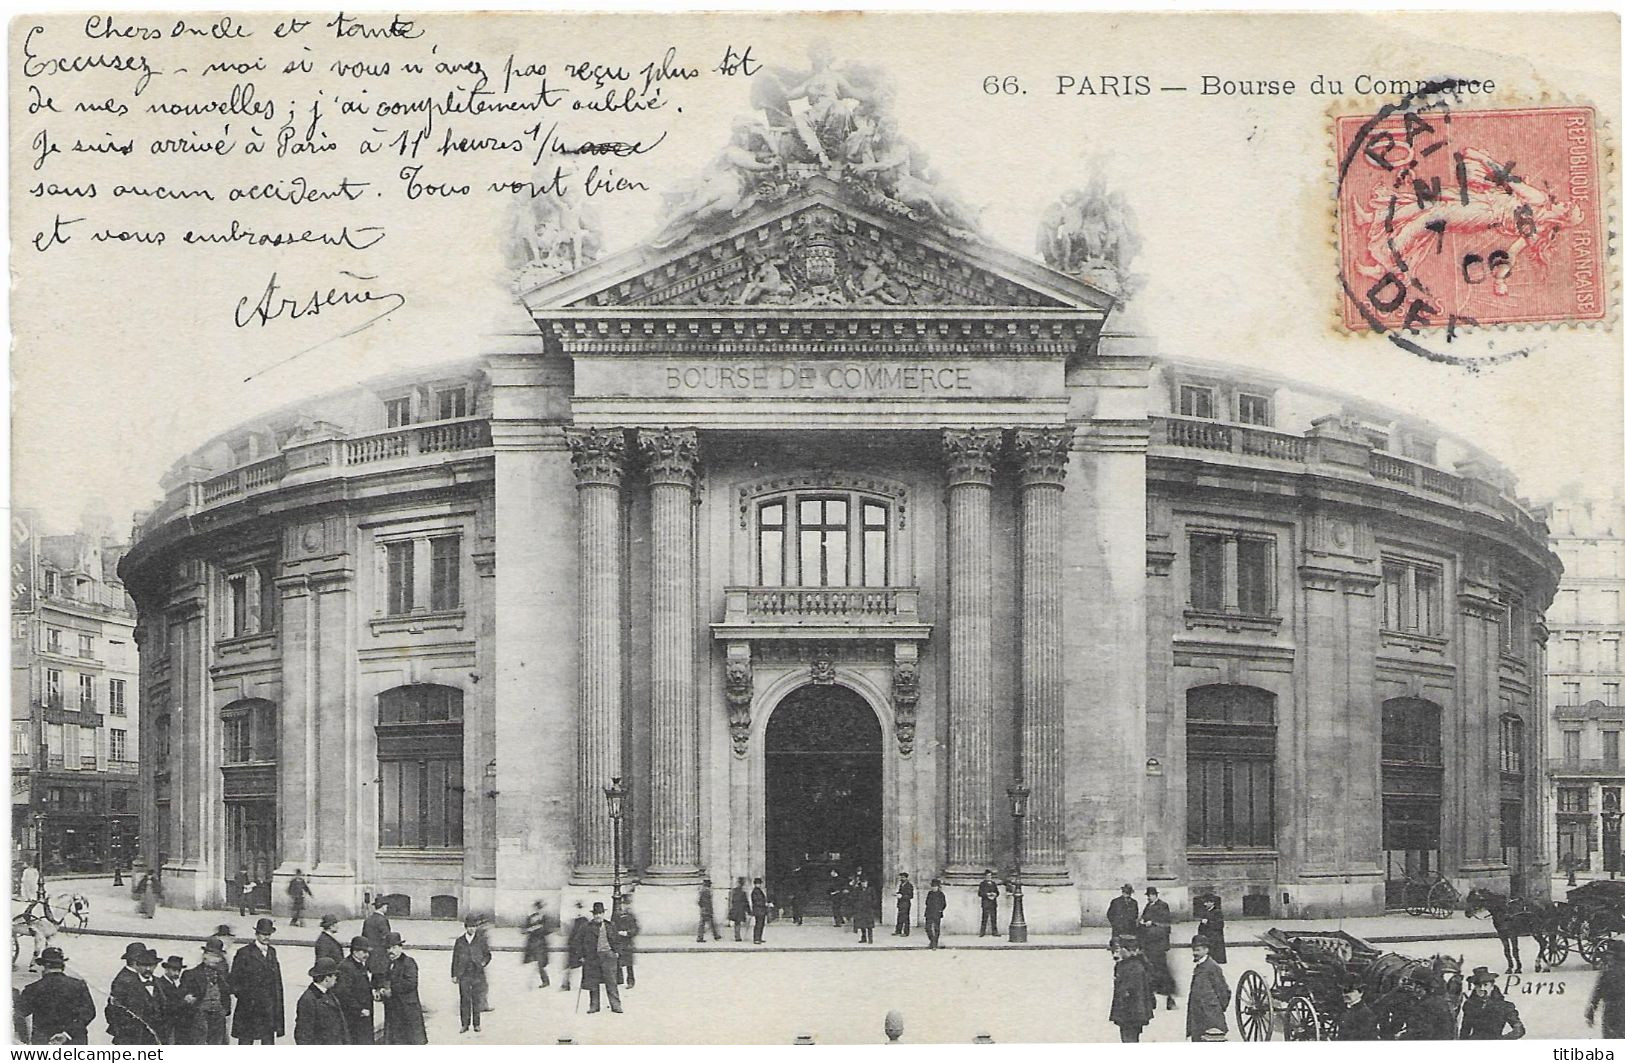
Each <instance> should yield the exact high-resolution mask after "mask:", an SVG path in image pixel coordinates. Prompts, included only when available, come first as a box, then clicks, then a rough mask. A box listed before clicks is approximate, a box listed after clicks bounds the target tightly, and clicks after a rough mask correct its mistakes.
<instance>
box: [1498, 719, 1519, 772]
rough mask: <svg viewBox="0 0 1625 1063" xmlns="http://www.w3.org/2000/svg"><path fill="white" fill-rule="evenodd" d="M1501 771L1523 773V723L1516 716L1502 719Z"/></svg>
mask: <svg viewBox="0 0 1625 1063" xmlns="http://www.w3.org/2000/svg"><path fill="white" fill-rule="evenodd" d="M1501 770H1502V771H1504V772H1507V773H1509V774H1513V775H1521V774H1522V773H1523V721H1522V720H1521V719H1519V718H1518V717H1516V716H1503V717H1502V718H1501Z"/></svg>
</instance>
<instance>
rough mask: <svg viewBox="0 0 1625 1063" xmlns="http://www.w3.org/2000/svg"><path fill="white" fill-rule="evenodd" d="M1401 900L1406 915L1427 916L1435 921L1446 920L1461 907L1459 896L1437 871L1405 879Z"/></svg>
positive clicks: (1447, 880) (1454, 888)
mask: <svg viewBox="0 0 1625 1063" xmlns="http://www.w3.org/2000/svg"><path fill="white" fill-rule="evenodd" d="M1403 900H1404V904H1403V905H1402V907H1404V909H1405V914H1406V915H1428V916H1432V917H1433V918H1435V919H1447V918H1449V917H1450V914H1451V913H1452V912H1455V911H1456V910H1457V909H1459V908H1460V907H1461V894H1460V893H1459V892H1458V891H1457V890H1456V887H1455V886H1454V885H1453V884H1452V883H1451V881H1450V880H1449V879H1447V878H1445V877H1444V876H1443V875H1441V874H1439V873H1438V872H1437V871H1431V872H1428V873H1427V874H1424V875H1416V876H1413V877H1411V878H1408V879H1406V880H1405V894H1404V898H1403Z"/></svg>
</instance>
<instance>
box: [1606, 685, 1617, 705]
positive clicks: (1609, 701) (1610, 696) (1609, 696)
mask: <svg viewBox="0 0 1625 1063" xmlns="http://www.w3.org/2000/svg"><path fill="white" fill-rule="evenodd" d="M1602 700H1603V704H1605V705H1613V706H1615V707H1616V708H1617V707H1618V706H1619V684H1618V683H1604V684H1603V685H1602Z"/></svg>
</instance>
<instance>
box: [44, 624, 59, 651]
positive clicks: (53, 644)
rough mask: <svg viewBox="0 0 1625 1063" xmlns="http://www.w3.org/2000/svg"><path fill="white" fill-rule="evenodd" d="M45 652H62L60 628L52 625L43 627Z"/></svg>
mask: <svg viewBox="0 0 1625 1063" xmlns="http://www.w3.org/2000/svg"><path fill="white" fill-rule="evenodd" d="M45 652H47V653H61V652H62V632H61V630H60V629H58V628H54V627H48V628H46V629H45Z"/></svg>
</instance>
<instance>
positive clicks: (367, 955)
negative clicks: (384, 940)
mask: <svg viewBox="0 0 1625 1063" xmlns="http://www.w3.org/2000/svg"><path fill="white" fill-rule="evenodd" d="M371 968H372V942H371V941H369V940H367V939H366V938H364V937H362V936H361V935H359V934H357V935H356V936H355V937H353V938H351V939H350V955H349V957H348V958H347V959H345V960H344V962H343V963H340V964H339V980H338V984H337V985H335V986H334V987H333V994H332V995H333V998H334V999H335V1000H337V1001H338V1002H339V1010H341V1011H343V1012H344V1025H345V1027H346V1028H347V1029H348V1030H349V1037H350V1044H352V1045H370V1044H372V1043H373V1042H374V1038H373V1035H372V974H371V973H370V972H371Z"/></svg>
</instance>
